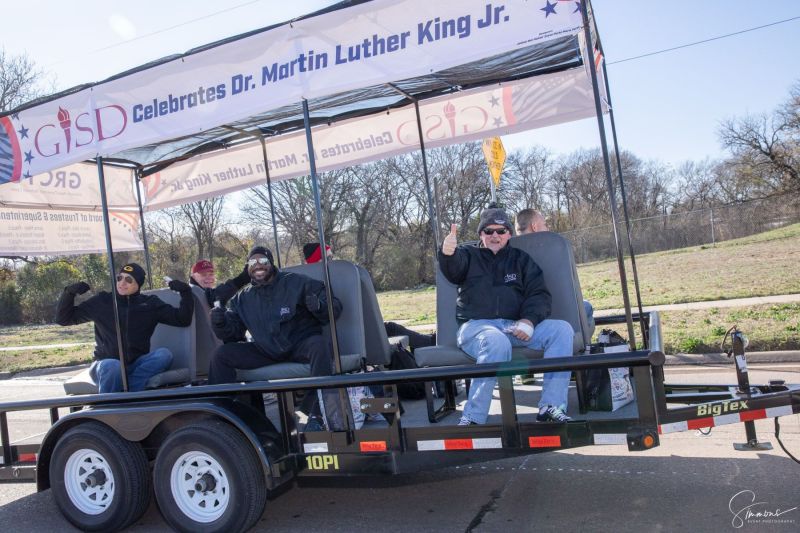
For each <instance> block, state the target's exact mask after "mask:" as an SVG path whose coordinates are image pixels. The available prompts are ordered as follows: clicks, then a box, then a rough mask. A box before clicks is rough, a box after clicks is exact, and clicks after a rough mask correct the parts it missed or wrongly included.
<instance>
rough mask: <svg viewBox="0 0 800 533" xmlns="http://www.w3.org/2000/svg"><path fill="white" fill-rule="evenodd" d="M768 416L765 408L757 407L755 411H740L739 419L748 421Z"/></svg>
mask: <svg viewBox="0 0 800 533" xmlns="http://www.w3.org/2000/svg"><path fill="white" fill-rule="evenodd" d="M766 417H767V411H766V410H765V409H755V410H753V411H745V412H744V413H739V420H741V421H742V422H748V421H750V420H760V419H762V418H766Z"/></svg>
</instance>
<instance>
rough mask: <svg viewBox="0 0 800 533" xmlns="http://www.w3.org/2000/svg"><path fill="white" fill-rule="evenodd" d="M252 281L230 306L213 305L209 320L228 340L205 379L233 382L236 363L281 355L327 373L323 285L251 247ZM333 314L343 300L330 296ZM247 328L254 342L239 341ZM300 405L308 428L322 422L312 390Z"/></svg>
mask: <svg viewBox="0 0 800 533" xmlns="http://www.w3.org/2000/svg"><path fill="white" fill-rule="evenodd" d="M247 264H248V267H249V273H250V285H248V286H247V287H245V288H244V289H243V290H242V291H241V292H239V293H238V294H237V295H236V296H234V297H233V298H232V299H231V300H230V309H227V310H226V309H225V308H222V307H215V308H213V309H212V310H211V325H212V327H213V328H214V333H215V334H216V335H217V337H218V338H219V339H220V340H222V341H224V342H226V344H224V345H222V346H220V347H219V348H217V350H216V352H214V356H213V358H212V359H211V367H210V369H209V372H208V382H209V384H216V383H231V382H234V381H235V380H236V369H239V368H240V369H251V368H259V367H262V366H267V365H270V364H274V363H280V362H284V361H293V362H297V363H309V364H310V365H311V375H312V376H330V375H331V374H332V373H333V357H332V350H331V347H330V342H329V341H328V340H327V339H325V338H324V337H323V336H322V326H323V325H324V324H327V323H328V299H327V296H326V291H325V285H324V284H323V283H322V282H321V281H317V280H315V279H311V278H309V277H308V276H304V275H302V274H296V273H293V272H280V271H278V269H277V268H275V266H274V264H273V260H272V252H271V251H270V250H269V249H267V248H265V247H264V246H256V247H254V248H253V249H252V250H251V251H250V254H249V256H248V260H247ZM333 310H334V317H338V316H339V314H340V313H341V311H342V304H341V303H340V302H339V300H338V299H336V298H334V299H333ZM246 331H249V332H250V335H251V336H252V337H253V342H231V341H243V340H244V338H245V337H244V335H245V332H246ZM301 409H302V410H304V411H305V412H307V413H309V422H308V424H307V425H306V431H314V430H320V429H322V428H323V424H322V420H321V418H320V412H319V406H318V404H317V402H316V394H306V398H305V400H304V403H303V406H302V407H301Z"/></svg>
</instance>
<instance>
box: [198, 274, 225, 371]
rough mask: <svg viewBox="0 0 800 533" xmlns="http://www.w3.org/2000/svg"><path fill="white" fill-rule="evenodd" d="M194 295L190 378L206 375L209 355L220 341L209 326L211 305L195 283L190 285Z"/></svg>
mask: <svg viewBox="0 0 800 533" xmlns="http://www.w3.org/2000/svg"><path fill="white" fill-rule="evenodd" d="M192 294H193V295H194V327H195V333H196V335H195V342H196V346H195V365H196V367H197V368H196V374H195V375H193V376H192V379H196V378H204V377H206V376H208V366H209V364H210V363H211V356H212V355H213V354H214V350H216V349H217V348H218V347H219V346H221V345H222V341H221V340H219V338H217V336H216V335H215V334H214V330H213V329H212V327H211V307H210V306H209V305H208V300H207V299H206V294H205V292H203V289H201V288H200V287H198V286H197V285H192Z"/></svg>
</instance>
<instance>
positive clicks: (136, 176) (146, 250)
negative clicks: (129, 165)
mask: <svg viewBox="0 0 800 533" xmlns="http://www.w3.org/2000/svg"><path fill="white" fill-rule="evenodd" d="M141 181H142V169H141V167H138V168H137V169H136V170H135V171H134V180H133V185H134V187H135V188H136V203H137V204H139V227H140V228H141V230H142V246H144V264H145V266H146V267H147V285H148V287H150V290H153V269H152V268H151V265H150V247H149V246H148V245H147V228H146V227H145V223H144V208H143V207H142V191H141V187H140V185H141Z"/></svg>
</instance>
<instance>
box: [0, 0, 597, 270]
mask: <svg viewBox="0 0 800 533" xmlns="http://www.w3.org/2000/svg"><path fill="white" fill-rule="evenodd" d="M545 4H546V6H545ZM576 4H577V3H576V2H549V1H546V2H543V3H542V5H539V2H528V1H524V0H508V1H505V2H503V3H487V2H486V1H485V0H481V1H474V0H440V1H437V2H430V1H428V0H404V1H400V0H374V1H369V2H364V1H348V2H341V3H339V4H336V5H334V6H331V7H330V8H328V9H326V10H323V11H320V12H317V13H313V14H310V15H308V16H305V17H302V18H300V19H297V20H293V21H290V22H287V23H284V24H280V25H276V26H273V27H269V28H264V29H261V30H257V31H253V32H250V33H247V34H244V35H240V36H236V37H232V38H230V39H226V40H224V41H220V42H217V43H213V44H210V45H207V46H204V47H201V48H198V49H195V50H190V51H189V52H187V53H185V54H182V55H179V56H170V57H167V58H164V59H161V60H159V61H155V62H152V63H150V64H147V65H144V66H142V67H139V68H136V69H133V70H131V71H128V72H125V73H122V74H120V75H118V76H115V77H112V78H109V79H107V80H104V81H102V82H99V83H96V84H91V85H84V86H80V87H76V88H73V89H70V90H68V91H64V92H62V93H59V94H56V95H53V96H51V97H47V98H43V99H40V100H37V101H34V102H31V103H29V104H26V105H24V106H22V107H20V108H18V109H15V110H12V111H11V112H9V113H6V114H4V115H0V220H2V221H5V220H13V221H14V222H15V224H23V225H24V224H26V223H34V224H38V225H37V226H36V227H38V228H40V229H41V231H42V232H43V233H47V228H44V227H42V226H43V225H47V224H48V220H49V218H50V217H49V216H44V218H45V219H48V220H46V221H42V220H30V218H31V216H30V213H31V212H34V211H36V210H39V211H41V210H45V211H44V213H46V211H47V210H62V211H95V210H98V209H99V204H100V201H99V190H98V186H97V185H96V183H97V180H96V169H95V168H94V166H93V165H87V164H83V163H81V162H83V161H86V160H91V159H93V158H97V157H99V156H102V157H103V158H104V163H111V165H106V173H107V180H108V181H107V188H108V194H109V208H110V209H111V210H113V211H115V212H116V213H119V214H120V215H121V216H123V217H128V216H130V215H134V214H135V215H137V216H138V203H137V198H136V180H135V177H134V171H136V173H138V174H139V175H140V177H142V178H143V179H142V181H141V185H142V192H143V196H144V198H143V203H144V209H146V210H153V209H161V208H164V207H168V206H170V205H176V204H180V203H186V202H191V201H197V200H199V199H203V198H208V197H211V196H218V195H221V194H226V193H227V192H230V191H233V190H239V189H243V188H247V187H252V186H255V185H259V184H263V183H264V182H265V179H266V172H267V171H269V175H270V179H272V180H273V181H275V180H280V179H287V178H291V177H295V176H299V175H307V174H308V173H309V162H308V159H309V158H308V150H307V147H306V143H305V134H304V133H303V132H302V131H300V130H302V127H303V114H302V103H303V100H306V101H307V102H308V107H309V109H310V121H311V124H312V128H313V130H312V131H313V136H314V145H315V156H316V157H315V158H316V161H317V169H318V170H321V171H324V170H331V169H334V168H340V167H344V166H348V165H353V164H358V163H361V162H365V161H370V160H375V159H379V158H384V157H389V156H391V155H396V154H400V153H404V152H408V151H411V150H416V149H419V147H420V139H419V138H418V130H417V127H416V112H415V109H414V102H415V101H419V102H420V104H419V106H420V120H421V122H422V125H423V128H422V129H423V134H424V136H425V146H426V147H435V146H443V145H446V144H453V143H460V142H466V141H470V140H475V139H480V138H485V137H489V136H493V135H499V134H504V133H511V132H516V131H523V130H527V129H532V128H537V127H543V126H548V125H553V124H558V123H562V122H567V121H571V120H577V119H581V118H586V117H590V116H594V114H595V105H594V99H593V93H592V85H591V78H590V71H589V70H588V68H589V67H590V66H591V67H597V65H599V63H597V61H598V59H597V58H592V60H590V61H586V60H585V58H584V54H583V53H582V52H584V49H585V45H582V29H583V24H582V20H581V13H580V11H579V10H578V9H576ZM600 88H601V92H602V89H603V84H602V83H601V84H600ZM604 111H605V109H604ZM260 139H264V140H265V141H266V151H267V161H266V164H265V161H264V159H263V153H262V150H261V141H260ZM198 156H199V157H198ZM112 165H113V166H116V168H115V169H114V170H113V171H111V170H110V168H111V166H112ZM40 215H41V214H40ZM39 218H42V217H41V216H40V217H39ZM53 218H54V220H53V221H52V222H53V223H56V224H58V223H63V222H60V221H59V218H62V219H63V218H64V217H53ZM67 218H70V217H67ZM72 218H74V217H72ZM13 233H14V232H11V234H10V233H9V232H6V231H4V230H0V254H2V255H21V254H22V252H20V250H22V249H23V248H25V247H26V246H28V248H30V249H26V250H27V251H28V252H31V251H35V249H36V246H33V247H32V248H31V243H28V245H24V244H22V243H20V242H18V241H19V239H17V240H16V241H15V242H16V244H14V243H12V242H10V240H9V237H13ZM124 233H125V234H127V235H130V236H131V238H133V239H134V241H135V240H136V238H137V237H136V236H135V233H136V232H135V231H134V232H129V231H127V230H124ZM114 239H115V249H124V247H125V246H126V245H125V244H123V246H122V247H120V246H118V244H117V240H116V239H117V235H116V234H115V235H114ZM134 241H131V242H129V243H127V244H128V245H130V246H133V247H135V246H139V247H141V244H138V243H136V242H134ZM98 244H100V243H99V242H98ZM40 248H41V250H40V251H41V252H48V253H57V252H55V251H53V247H52V244H49V245H48V244H45V243H43V242H42V243H41V247H40ZM60 248H62V249H60V250H58V253H66V252H67V250H63V248H64V246H60ZM83 248H84V249H85V248H86V246H83ZM101 248H104V247H101Z"/></svg>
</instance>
